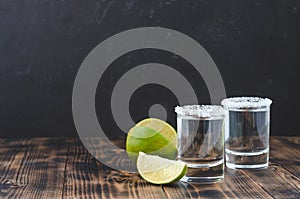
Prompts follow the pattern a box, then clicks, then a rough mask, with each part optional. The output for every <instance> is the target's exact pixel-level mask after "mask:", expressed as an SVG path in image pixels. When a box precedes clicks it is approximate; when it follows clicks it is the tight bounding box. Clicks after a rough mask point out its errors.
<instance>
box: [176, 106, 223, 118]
mask: <svg viewBox="0 0 300 199" xmlns="http://www.w3.org/2000/svg"><path fill="white" fill-rule="evenodd" d="M175 112H176V113H177V114H179V115H184V116H197V117H215V116H225V110H224V108H223V107H222V106H218V105H185V106H177V107H175Z"/></svg>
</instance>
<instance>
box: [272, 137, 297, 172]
mask: <svg viewBox="0 0 300 199" xmlns="http://www.w3.org/2000/svg"><path fill="white" fill-rule="evenodd" d="M270 148H271V150H270V162H272V163H273V164H274V165H280V166H281V167H283V168H285V169H287V170H288V171H290V172H291V173H293V174H294V175H295V176H300V137H272V138H271V142H270Z"/></svg>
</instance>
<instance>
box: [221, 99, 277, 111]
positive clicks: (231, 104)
mask: <svg viewBox="0 0 300 199" xmlns="http://www.w3.org/2000/svg"><path fill="white" fill-rule="evenodd" d="M221 104H222V106H223V107H224V108H226V109H242V108H247V109H255V108H268V107H269V106H270V105H271V104H272V100H270V99H269V98H261V97H230V98H226V99H223V100H222V102H221Z"/></svg>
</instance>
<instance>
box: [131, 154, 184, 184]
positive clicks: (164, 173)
mask: <svg viewBox="0 0 300 199" xmlns="http://www.w3.org/2000/svg"><path fill="white" fill-rule="evenodd" d="M137 169H138V172H139V174H140V175H141V176H142V178H143V179H145V180H146V181H148V182H151V183H153V184H168V183H172V182H176V181H178V180H180V179H181V178H182V177H183V176H184V175H185V173H186V171H187V165H186V164H185V163H183V162H180V161H175V160H169V159H165V158H161V157H159V156H156V155H147V154H145V153H143V152H139V156H138V159H137Z"/></svg>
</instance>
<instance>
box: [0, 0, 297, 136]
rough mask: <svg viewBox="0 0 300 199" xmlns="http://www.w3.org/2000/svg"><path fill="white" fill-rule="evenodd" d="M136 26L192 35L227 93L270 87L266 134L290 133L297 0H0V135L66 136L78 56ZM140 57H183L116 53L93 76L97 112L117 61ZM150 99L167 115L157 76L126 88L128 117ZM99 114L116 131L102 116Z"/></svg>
mask: <svg viewBox="0 0 300 199" xmlns="http://www.w3.org/2000/svg"><path fill="white" fill-rule="evenodd" d="M145 26H154V27H156V26H160V27H165V28H170V29H174V30H177V31H180V32H182V33H184V34H186V35H188V36H190V37H192V38H193V39H195V40H196V41H198V42H199V43H200V44H201V45H202V46H203V47H204V48H205V49H206V50H207V51H208V53H209V54H210V55H211V57H212V58H213V60H214V61H215V63H216V65H217V66H218V68H219V70H220V72H221V74H222V77H223V80H224V83H225V87H226V91H227V95H228V96H241V95H248V96H249V95H257V96H267V97H270V98H271V99H273V100H274V104H273V105H272V115H271V118H272V125H271V134H272V135H299V133H300V128H299V124H298V121H299V117H298V115H299V113H300V110H299V106H298V103H299V100H298V96H299V95H298V93H299V83H300V80H299V77H298V71H299V70H297V69H298V68H299V67H300V58H299V57H300V1H292V0H272V1H271V0H270V1H261V0H249V1H239V0H228V1H216V0H181V1H179V0H168V1H163V0H152V1H149V0H124V1H123V0H113V1H111V0H107V1H105V0H102V1H98V0H87V1H72V0H65V1H64V0H61V1H58V0H23V1H11V0H2V1H0V91H1V93H0V136H1V137H17V136H19V137H20V136H22V137H26V136H76V129H75V126H74V123H73V118H72V88H73V83H74V79H75V76H76V73H77V70H78V69H79V67H80V64H81V63H82V61H83V59H84V58H85V57H86V55H87V54H88V53H89V52H90V51H91V50H92V49H93V48H94V47H95V46H96V45H98V44H99V43H100V42H101V41H103V40H105V39H106V38H108V37H110V36H112V35H114V34H116V33H119V32H122V31H125V30H128V29H132V28H137V27H145ZM147 62H158V63H165V64H167V65H171V66H173V67H180V66H181V67H183V66H184V65H187V64H188V63H186V61H185V60H183V59H181V58H179V57H177V56H176V55H173V54H171V53H168V52H163V51H158V50H157V51H156V50H141V51H136V52H131V53H128V54H126V55H124V56H122V57H120V58H119V59H117V60H116V61H115V62H114V63H113V64H112V65H111V66H110V71H108V72H109V73H108V72H107V73H108V74H107V76H106V77H103V79H102V81H103V83H104V84H106V86H105V87H103V88H102V89H104V90H102V91H99V90H100V89H98V91H97V95H96V101H97V103H96V107H97V114H98V115H101V114H103V113H106V112H105V110H103V109H104V108H105V107H109V106H110V105H107V104H104V105H103V101H102V100H103V99H106V101H107V95H105V93H106V92H109V90H110V89H112V87H113V82H114V81H116V80H117V78H118V77H119V76H120V74H119V73H120V71H122V70H121V69H122V68H123V69H124V68H125V69H126V68H130V67H134V66H135V65H137V64H142V63H147ZM114 66H115V67H114ZM125 71H126V70H125ZM190 78H196V79H192V80H191V81H194V82H199V84H194V85H193V86H194V88H197V89H198V90H199V92H200V93H203V97H202V98H201V103H209V97H208V92H207V88H206V86H205V84H204V83H203V80H202V79H201V77H194V76H191V77H190ZM197 78H198V79H197ZM145 96H146V97H145ZM153 103H160V104H162V105H164V106H165V107H166V108H167V109H168V119H169V121H170V122H171V123H172V124H174V114H173V107H172V106H173V105H174V104H176V103H177V101H176V98H175V97H174V96H173V94H172V93H171V92H169V90H168V89H166V88H164V87H162V86H157V85H152V86H151V85H146V86H143V87H141V88H140V89H138V90H137V91H136V92H135V93H134V96H132V98H131V101H130V105H129V108H130V113H131V115H132V117H133V118H134V119H135V120H139V119H141V118H142V117H146V116H147V110H146V109H147V107H149V106H150V105H151V104H153ZM102 122H103V123H104V125H105V126H106V128H107V129H111V133H112V135H113V136H114V135H119V133H120V132H118V131H117V129H116V127H115V124H114V122H113V121H112V120H111V119H109V117H108V119H106V120H105V121H102Z"/></svg>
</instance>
